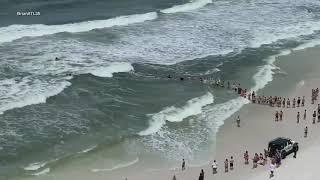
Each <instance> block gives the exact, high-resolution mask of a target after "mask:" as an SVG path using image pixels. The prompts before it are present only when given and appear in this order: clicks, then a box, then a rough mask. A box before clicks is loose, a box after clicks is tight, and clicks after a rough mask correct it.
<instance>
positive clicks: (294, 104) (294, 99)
mask: <svg viewBox="0 0 320 180" xmlns="http://www.w3.org/2000/svg"><path fill="white" fill-rule="evenodd" d="M292 107H293V108H295V107H296V98H293V101H292Z"/></svg>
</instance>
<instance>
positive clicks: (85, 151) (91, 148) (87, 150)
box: [78, 145, 97, 154]
mask: <svg viewBox="0 0 320 180" xmlns="http://www.w3.org/2000/svg"><path fill="white" fill-rule="evenodd" d="M95 148H97V145H94V146H91V147H89V148H87V149H85V150H82V151H80V152H78V154H82V153H88V152H90V151H92V150H94V149H95Z"/></svg>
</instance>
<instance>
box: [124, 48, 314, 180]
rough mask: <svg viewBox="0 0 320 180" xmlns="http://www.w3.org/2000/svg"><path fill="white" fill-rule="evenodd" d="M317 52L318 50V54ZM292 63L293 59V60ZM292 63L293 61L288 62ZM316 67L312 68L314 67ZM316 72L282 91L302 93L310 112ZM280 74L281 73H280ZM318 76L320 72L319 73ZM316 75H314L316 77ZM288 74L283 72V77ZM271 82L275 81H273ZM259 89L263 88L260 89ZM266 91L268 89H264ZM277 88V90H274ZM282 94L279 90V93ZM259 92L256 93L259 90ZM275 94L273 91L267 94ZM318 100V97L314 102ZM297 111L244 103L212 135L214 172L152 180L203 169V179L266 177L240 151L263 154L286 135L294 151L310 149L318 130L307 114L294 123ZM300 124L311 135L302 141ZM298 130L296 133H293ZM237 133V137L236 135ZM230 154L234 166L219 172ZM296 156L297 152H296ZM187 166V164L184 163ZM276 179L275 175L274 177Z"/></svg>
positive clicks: (186, 179)
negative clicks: (279, 114)
mask: <svg viewBox="0 0 320 180" xmlns="http://www.w3.org/2000/svg"><path fill="white" fill-rule="evenodd" d="M317 49H319V47H311V48H307V49H303V50H296V51H294V52H292V53H291V54H288V55H283V56H279V57H276V60H275V64H277V66H280V68H281V69H282V68H283V66H284V65H285V64H283V62H281V60H282V59H285V58H288V59H289V58H292V57H295V56H297V55H299V54H301V53H302V54H308V53H309V51H311V52H314V51H317ZM319 55H320V53H319ZM295 62H296V61H295ZM292 63H294V62H292ZM310 66H317V67H320V63H317V62H313V63H310ZM314 69H316V68H314ZM310 74H313V76H314V75H317V72H316V71H312V72H307V73H306V74H305V76H306V77H307V78H308V79H304V80H303V85H301V83H300V82H301V81H297V82H296V83H294V84H292V86H293V87H295V88H291V89H289V91H286V92H284V94H289V95H290V96H289V97H298V96H300V97H302V96H306V106H305V109H307V111H309V112H310V111H313V109H315V108H316V104H317V103H315V104H314V105H311V104H310V102H311V100H310V97H309V96H310V92H311V89H312V88H314V87H312V85H320V80H318V79H315V78H312V77H310V76H311V75H310ZM280 75H281V74H280ZM319 75H320V74H319ZM319 75H317V76H319ZM275 76H279V74H275ZM288 76H290V74H288V75H287V77H288ZM302 76H303V75H302ZM277 78H278V77H274V80H273V81H272V82H270V83H269V84H268V85H267V87H268V88H269V89H270V87H272V86H274V84H276V81H277ZM274 81H275V82H274ZM262 91H263V92H265V91H266V90H265V89H263V90H262ZM267 91H268V90H267ZM278 91H279V90H278ZM282 93H283V92H282ZM259 94H260V93H259ZM270 95H276V94H270ZM317 102H319V100H318V101H317ZM281 109H282V110H283V111H284V120H283V121H282V122H274V112H275V111H276V110H281ZM297 110H299V111H300V112H301V113H302V108H301V107H300V108H284V109H283V108H277V107H269V106H268V105H258V104H252V103H250V104H246V105H244V106H243V107H242V108H241V109H240V110H239V111H237V112H236V113H234V114H233V115H232V116H231V117H230V118H228V119H226V120H225V121H224V124H223V125H222V126H221V127H220V128H219V131H218V133H217V138H216V151H215V153H214V154H213V155H212V156H211V157H210V159H209V161H210V163H211V162H212V161H213V160H214V159H216V160H217V162H218V174H215V175H214V176H213V175H212V173H211V172H212V170H211V168H210V164H208V165H205V166H200V167H189V168H188V167H187V170H186V171H183V172H182V171H181V170H178V171H173V170H171V171H169V172H166V173H165V172H163V173H162V174H163V175H162V176H161V178H157V177H156V178H154V179H156V180H158V179H159V180H160V179H168V180H170V179H172V177H173V175H174V174H175V175H176V178H177V179H178V180H179V179H183V180H192V179H196V178H198V176H199V173H200V170H201V169H204V171H205V177H206V178H205V179H207V178H209V179H210V178H217V179H225V180H233V179H239V177H241V178H240V179H250V178H254V177H255V176H258V175H260V174H266V176H265V177H268V173H269V171H268V166H267V165H266V166H264V167H261V166H259V167H258V168H257V169H254V170H253V169H252V161H250V165H249V166H247V165H244V160H243V157H242V156H243V153H244V152H245V151H246V150H248V151H249V156H250V158H251V157H252V156H253V153H260V152H262V153H263V149H265V148H267V143H268V142H269V141H270V140H272V139H274V138H276V137H281V136H283V137H288V138H291V139H293V140H296V141H298V142H299V145H300V150H299V152H298V154H302V153H303V152H304V150H305V149H308V148H312V147H313V143H314V140H315V139H316V138H317V137H320V133H316V132H312V128H313V127H312V124H311V120H310V119H308V117H309V118H310V117H311V114H310V113H308V115H307V119H308V121H307V122H303V120H300V121H301V123H300V124H299V125H298V126H297V124H296V121H295V119H296V113H295V111H297ZM238 115H240V117H241V127H240V128H237V127H236V123H235V119H236V117H237V116H238ZM302 123H307V125H308V127H309V126H310V127H311V128H310V129H309V134H311V133H312V134H313V136H312V137H309V138H307V140H305V139H304V138H303V128H304V126H302ZM296 132H298V133H296ZM239 134H240V136H239ZM230 156H233V157H234V158H235V169H234V170H233V171H232V172H229V173H223V172H222V171H223V162H224V159H225V158H228V159H229V158H230ZM298 156H299V155H298ZM291 157H292V154H291V155H289V156H288V157H287V159H289V158H291ZM287 159H286V160H284V161H283V162H284V163H283V164H286V166H290V164H287V163H286V161H287ZM268 162H269V161H268ZM187 166H188V164H187ZM281 170H282V166H281V167H280V168H278V169H277V170H276V171H281ZM161 172H162V171H161ZM156 175H157V173H154V174H153V175H152V174H149V175H146V176H141V175H138V176H135V177H131V178H128V180H131V179H133V180H136V179H137V180H138V179H149V178H150V177H154V176H156ZM275 178H277V176H275Z"/></svg>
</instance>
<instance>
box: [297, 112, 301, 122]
mask: <svg viewBox="0 0 320 180" xmlns="http://www.w3.org/2000/svg"><path fill="white" fill-rule="evenodd" d="M299 120H300V112H298V114H297V123H299Z"/></svg>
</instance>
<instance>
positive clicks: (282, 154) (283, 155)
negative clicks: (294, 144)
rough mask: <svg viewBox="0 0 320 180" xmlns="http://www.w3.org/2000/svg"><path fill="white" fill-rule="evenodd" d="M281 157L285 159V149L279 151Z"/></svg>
mask: <svg viewBox="0 0 320 180" xmlns="http://www.w3.org/2000/svg"><path fill="white" fill-rule="evenodd" d="M281 157H282V159H285V158H286V157H287V153H286V152H285V151H282V152H281Z"/></svg>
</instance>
